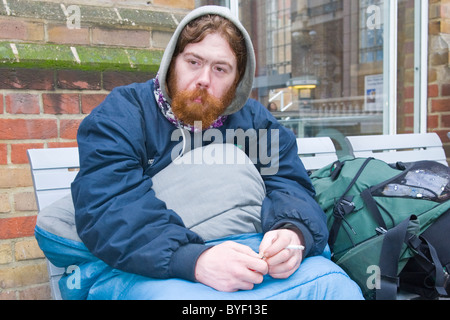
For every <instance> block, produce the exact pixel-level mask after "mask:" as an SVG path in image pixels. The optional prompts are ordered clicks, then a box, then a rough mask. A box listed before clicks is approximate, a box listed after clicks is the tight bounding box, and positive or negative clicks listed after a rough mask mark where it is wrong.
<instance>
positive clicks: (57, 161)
mask: <svg viewBox="0 0 450 320" xmlns="http://www.w3.org/2000/svg"><path fill="white" fill-rule="evenodd" d="M367 137H368V138H369V139H368V140H367V142H365V143H364V139H360V138H359V137H348V138H349V143H350V142H355V141H356V142H355V143H354V144H352V145H351V146H352V149H351V150H354V152H355V155H358V156H375V157H377V156H379V155H380V154H381V153H380V152H373V151H372V150H370V148H368V147H367V146H372V147H373V146H374V145H373V144H372V143H373V142H372V141H375V140H382V141H385V142H386V140H388V138H389V140H392V141H394V140H395V139H394V136H392V137H391V136H389V137H386V136H378V138H379V139H375V138H370V136H363V138H367ZM428 137H431V138H433V136H432V135H428ZM402 138H403V139H404V137H402ZM433 139H434V138H433ZM425 140H426V139H425ZM425 140H423V139H421V140H416V142H417V141H421V142H422V143H423V144H424V145H425V146H427V147H426V148H429V146H430V143H428V141H425ZM439 142H440V140H439ZM357 143H360V144H362V145H366V146H365V149H366V150H365V151H364V152H367V151H370V152H369V153H358V148H356V146H357ZM379 144H380V142H378V144H377V145H378V146H379ZM436 144H437V143H433V144H432V145H433V147H434V148H436V147H437V148H438V147H439V146H436ZM400 145H401V144H399V143H397V144H396V146H397V148H399V146H400ZM416 145H417V144H416ZM297 146H298V154H299V157H300V159H301V160H302V162H303V164H304V166H305V168H306V170H317V169H320V168H322V167H324V166H326V165H328V164H330V163H332V162H334V161H336V160H337V159H338V157H337V155H336V149H335V147H334V144H333V142H332V140H331V139H330V138H329V137H315V138H298V139H297ZM401 146H402V148H404V144H403V145H401ZM408 148H412V146H411V144H408ZM430 148H432V147H430ZM440 148H441V149H442V143H441V144H440ZM372 149H374V150H377V151H378V150H381V147H379V148H372ZM441 151H442V152H443V149H442V150H441ZM361 152H362V151H361ZM405 152H406V153H405ZM403 153H405V154H407V155H408V156H407V157H406V158H404V157H400V155H401V154H403ZM434 154H438V155H439V157H438V158H441V161H440V162H442V159H444V161H445V154H444V155H442V153H441V152H435V153H434ZM442 157H443V158H442ZM28 158H29V162H30V166H31V173H32V177H33V184H34V189H35V195H36V202H37V205H38V211H41V210H42V209H43V208H45V207H46V206H48V205H50V204H51V203H53V202H55V201H57V200H59V199H61V198H62V197H64V196H65V195H67V194H69V193H70V184H71V183H72V181H73V179H74V178H75V176H76V174H77V172H78V168H79V158H78V148H55V149H30V150H28ZM390 159H400V160H401V161H408V160H409V161H412V160H416V159H417V158H414V159H413V158H411V153H407V151H402V152H393V155H392V157H391V158H390ZM427 159H429V160H436V159H435V158H432V157H431V156H429V158H427ZM396 161H397V160H396ZM47 263H48V272H49V278H50V286H51V292H52V298H53V299H55V300H57V299H61V295H60V291H59V286H58V281H59V279H60V278H61V276H62V275H63V274H64V272H65V270H64V269H63V268H57V267H55V266H54V265H53V264H51V263H50V262H49V261H47Z"/></svg>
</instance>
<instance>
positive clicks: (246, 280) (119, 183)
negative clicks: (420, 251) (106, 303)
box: [72, 6, 361, 299]
mask: <svg viewBox="0 0 450 320" xmlns="http://www.w3.org/2000/svg"><path fill="white" fill-rule="evenodd" d="M254 73H255V57H254V52H253V47H252V42H251V40H250V38H249V36H248V34H247V32H246V31H245V29H244V27H243V26H242V25H241V23H240V22H239V21H238V20H237V19H236V18H234V17H233V16H232V15H231V14H230V12H229V10H228V9H225V8H223V7H215V6H206V7H200V8H199V9H196V10H194V11H192V12H191V13H190V14H188V15H187V16H186V17H185V19H184V20H183V21H182V22H181V23H180V24H179V26H178V28H177V30H176V31H175V33H174V35H173V37H172V39H171V41H170V43H169V45H168V47H167V48H166V50H165V53H164V56H163V59H162V62H161V66H160V70H159V73H158V75H157V77H156V78H155V79H152V80H150V81H148V82H146V83H140V84H132V85H129V86H125V87H119V88H116V89H114V90H113V91H112V92H111V93H110V94H109V96H108V97H107V98H106V99H105V101H104V102H103V103H101V104H100V105H99V106H98V107H97V108H96V109H94V110H93V111H92V113H91V114H90V115H89V116H87V117H86V119H85V120H84V121H83V122H82V124H81V125H80V128H79V132H78V145H79V153H80V172H79V174H78V175H77V177H76V179H75V181H74V182H73V184H72V197H73V203H74V206H75V220H76V229H77V232H78V235H79V237H80V239H81V240H80V241H82V243H83V244H84V245H85V246H86V248H87V249H88V250H89V252H90V253H91V254H92V255H93V256H94V257H95V258H96V259H99V260H100V261H102V262H103V263H105V264H106V265H107V266H108V267H105V268H106V269H107V268H113V270H115V272H116V273H115V275H114V276H111V277H110V278H109V279H108V280H104V278H103V277H104V275H103V276H102V277H101V279H102V281H99V283H100V284H99V285H98V286H96V288H97V289H96V290H94V289H92V288H91V291H90V296H89V297H90V298H94V299H95V298H102V299H104V298H108V299H115V298H143V299H147V298H148V299H153V298H169V299H170V298H174V299H178V298H186V299H191V298H192V299H194V298H204V299H213V298H226V299H233V298H240V297H241V296H239V293H243V292H253V294H255V295H253V296H251V297H252V298H258V299H260V298H268V297H270V296H276V294H277V292H287V291H289V290H288V289H286V288H295V290H296V291H295V290H294V291H295V292H294V291H292V295H291V296H289V298H305V297H308V298H318V299H333V298H338V299H341V298H343V299H346V298H355V299H359V298H361V295H360V291H359V288H357V286H356V285H355V284H354V283H353V282H352V281H351V280H350V279H348V277H346V275H345V274H344V273H343V272H341V270H340V271H339V272H341V276H340V278H339V281H334V282H333V281H331V280H329V281H325V280H323V279H325V278H326V277H323V275H325V274H328V273H333V272H330V270H331V269H333V268H336V266H335V265H334V264H333V263H332V262H331V261H330V260H329V259H326V258H325V257H323V256H322V255H321V254H322V253H323V251H324V249H325V248H326V243H327V237H328V231H327V226H326V221H325V215H324V213H323V212H322V210H321V209H320V207H319V206H318V205H317V203H316V202H315V200H314V190H313V187H312V185H311V182H310V180H309V177H308V175H307V172H306V170H305V169H304V167H303V165H302V163H301V161H300V159H299V157H298V155H297V145H296V138H295V136H294V135H293V134H292V133H291V132H290V131H289V130H287V129H285V128H284V127H283V126H281V125H280V124H279V123H278V122H277V121H276V119H275V118H273V117H272V116H271V114H270V113H269V112H268V111H267V109H266V108H264V106H262V105H261V104H260V103H259V102H257V101H255V100H252V99H249V96H250V93H251V90H252V83H253V78H254ZM199 124H200V125H199ZM176 132H181V133H182V141H180V140H179V139H174V138H173V137H174V134H175V133H176ZM211 132H213V133H214V134H213V135H211V134H209V137H210V138H208V139H205V138H204V137H205V135H208V133H211ZM230 132H234V133H239V132H241V133H242V132H244V133H248V132H253V133H255V136H254V137H253V138H250V139H247V140H245V139H244V140H245V141H247V142H248V143H246V144H245V145H237V146H235V144H237V143H236V139H235V138H236V135H235V136H234V137H233V139H231V140H230V138H229V133H230ZM198 134H200V135H203V139H201V142H200V143H201V145H200V146H198V145H197V148H193V147H192V141H198V140H196V135H198ZM175 136H176V135H175ZM211 136H214V139H211ZM249 136H250V135H249ZM249 136H247V138H248V137H249ZM178 137H181V136H180V135H178ZM248 140H250V141H248ZM189 142H191V143H189ZM252 144H255V145H257V146H258V147H259V148H258V149H257V150H258V151H261V150H262V146H265V147H266V148H267V149H268V150H265V151H266V153H265V154H267V155H269V154H270V155H271V159H272V160H273V162H271V165H273V166H275V168H276V170H273V171H271V173H270V174H262V172H263V169H267V164H268V163H267V162H264V161H263V158H264V157H263V156H262V155H261V154H257V155H253V156H251V158H252V159H251V160H252V161H251V162H245V163H246V164H245V165H243V166H240V165H238V164H236V165H229V163H227V164H224V165H215V164H213V165H211V164H210V163H208V164H205V163H203V164H198V163H197V164H192V163H191V164H189V163H183V159H185V158H189V154H195V153H198V152H200V153H201V152H203V151H204V150H205V148H208V147H211V146H212V147H214V148H215V149H214V150H215V152H219V151H220V152H222V154H224V155H225V158H226V159H229V158H230V157H228V155H229V154H230V153H232V154H233V157H231V158H234V159H235V158H236V157H237V158H239V157H241V158H242V157H247V156H250V154H249V153H250V152H249V150H250V149H251V147H252ZM180 145H183V146H184V147H183V148H182V150H181V154H180V155H179V157H178V158H177V159H174V157H173V154H174V152H173V150H177V149H176V148H178V147H179V146H180ZM194 147H195V146H194ZM177 154H178V152H177ZM275 156H276V159H275ZM274 159H275V160H274ZM314 258H316V260H314ZM305 260H306V261H308V260H309V261H311V262H310V263H311V266H312V269H314V270H315V272H316V271H317V270H320V271H317V272H319V274H316V275H315V276H313V277H312V278H308V274H309V273H311V272H308V271H307V269H308V267H307V266H306V267H305V268H304V271H303V272H302V267H301V266H303V261H305ZM314 261H316V262H314ZM315 264H317V266H320V267H317V268H316V267H314V266H315ZM299 267H300V268H299ZM106 269H105V270H106ZM310 269H311V267H310ZM107 270H110V269H107ZM118 273H119V274H120V276H117V274H118ZM121 277H125V278H126V279H128V280H127V281H125V280H124V278H121ZM127 277H128V278H127ZM287 278H289V279H293V281H294V282H292V283H290V282H279V281H282V280H279V279H287ZM321 278H322V279H321ZM119 279H121V280H119ZM158 279H159V280H158ZM163 279H166V280H163ZM295 279H297V280H298V279H300V280H301V281H300V280H299V281H300V282H302V283H305V284H306V283H308V285H309V286H310V287H309V288H308V289H307V288H306V287H304V289H303V291H302V290H301V289H299V287H300V285H299V284H298V283H299V282H298V281H297V280H295ZM319 279H321V280H319ZM334 280H336V279H334ZM277 281H278V282H277ZM296 281H297V282H296ZM91 282H95V281H94V280H92V281H91ZM124 283H128V285H126V289H124V288H123V284H124ZM274 283H275V284H274ZM277 283H279V284H277ZM102 284H103V289H104V290H100V289H99V288H102ZM311 284H313V285H311ZM279 285H281V286H285V287H283V288H281V287H277V286H279ZM267 286H270V287H272V288H273V289H270V290H269V292H270V294H267V292H268V291H267V289H266V288H267ZM286 286H287V287H286ZM94 287H95V286H94ZM106 288H110V289H109V290H107V289H106ZM117 288H122V289H123V291H120V290H119V289H117ZM143 288H145V289H143ZM148 288H152V289H148ZM167 288H171V289H170V290H169V289H167ZM318 288H320V289H318ZM122 289H121V290H122ZM118 290H119V291H120V292H119V293H117V291H118ZM168 290H169V291H168ZM96 292H97V295H96ZM99 292H101V293H99ZM124 292H126V294H125V293H124ZM149 292H152V293H151V294H150V293H149ZM155 292H157V294H156V293H155ZM258 292H260V293H258ZM226 294H237V295H235V296H228V295H226ZM244 298H245V297H244ZM247 298H249V297H247Z"/></svg>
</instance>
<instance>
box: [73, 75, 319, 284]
mask: <svg viewBox="0 0 450 320" xmlns="http://www.w3.org/2000/svg"><path fill="white" fill-rule="evenodd" d="M252 128H253V129H256V130H257V132H259V131H258V130H259V129H267V132H268V135H269V139H270V138H271V137H270V134H271V132H273V131H271V129H274V130H277V132H279V163H278V164H277V166H278V168H277V169H278V170H277V172H276V174H269V175H263V176H262V177H263V180H264V182H265V186H266V191H267V195H266V198H265V200H264V201H263V204H262V209H261V222H262V229H263V232H267V231H269V230H273V229H277V228H280V227H285V226H286V225H287V224H290V225H294V226H296V227H297V228H298V229H299V230H301V231H302V233H303V236H304V239H305V244H306V255H317V254H320V253H321V252H322V251H323V249H324V247H325V245H326V242H327V238H328V231H327V226H326V220H325V215H324V213H323V211H322V210H321V209H320V207H319V206H318V205H317V203H316V202H315V200H314V198H313V197H314V190H313V187H312V185H311V182H310V180H309V177H308V175H307V172H306V171H305V169H304V167H303V164H302V162H301V161H300V159H299V157H298V154H297V145H296V139H295V136H294V135H293V134H292V132H291V131H289V130H287V129H285V128H284V127H283V126H281V125H280V124H279V123H278V122H277V120H276V119H275V118H274V117H273V116H272V115H271V114H270V112H268V111H267V110H266V108H264V107H263V106H262V105H261V104H260V103H258V102H256V101H254V100H251V99H250V100H248V102H247V104H246V105H245V106H244V107H243V108H242V109H241V110H240V111H238V112H236V113H234V114H231V115H229V116H228V119H227V120H226V122H225V123H224V125H223V126H222V127H220V128H219V130H220V131H221V132H222V133H223V137H224V138H225V137H226V131H225V130H227V129H234V130H237V129H243V130H244V131H245V130H248V129H252ZM175 130H179V129H178V128H176V127H175V126H174V125H173V124H172V123H170V122H169V121H168V120H167V119H166V118H165V117H164V115H163V114H162V112H161V111H160V110H159V108H158V106H157V104H156V101H155V97H154V95H153V81H148V82H146V83H142V84H132V85H129V86H125V87H118V88H116V89H114V90H113V91H112V92H111V93H110V94H109V95H108V96H107V98H106V99H105V101H104V102H103V103H101V104H100V105H99V106H98V107H97V108H96V109H94V110H93V111H92V113H91V114H90V115H89V116H87V117H86V118H85V119H84V120H83V122H82V123H81V125H80V128H79V132H78V146H79V154H80V172H79V174H78V175H77V177H76V179H75V180H74V182H73V184H72V195H73V200H74V205H75V209H76V226H77V230H78V234H79V236H80V238H81V239H82V240H83V242H84V244H85V245H86V247H87V248H88V249H89V250H90V251H91V252H92V253H93V254H94V255H95V256H97V257H98V258H100V259H102V260H103V261H105V262H106V263H107V264H109V265H110V266H112V267H114V268H117V269H120V270H123V271H126V272H130V273H135V274H140V275H144V276H148V277H152V278H182V279H187V280H195V277H194V269H195V263H196V261H197V258H198V257H199V255H200V254H201V253H202V252H203V251H204V250H206V249H207V247H206V246H205V244H204V241H203V239H202V238H201V237H200V236H198V235H197V234H195V233H194V232H192V231H190V230H189V229H187V228H186V227H185V226H184V225H183V221H182V220H181V218H180V217H179V216H178V215H177V213H176V212H173V211H172V210H168V209H167V208H166V205H165V203H164V202H163V201H161V200H159V199H157V198H156V197H155V193H154V191H153V190H152V177H153V176H154V175H155V174H156V173H158V172H159V171H161V170H162V169H164V168H165V167H166V166H167V165H169V164H170V163H171V161H172V159H171V153H172V150H173V148H174V147H176V146H177V145H178V144H179V143H180V141H171V135H172V133H173V132H174V131H175ZM191 141H193V139H191ZM224 142H226V141H224ZM202 143H203V145H206V144H208V143H210V142H205V141H202ZM255 143H259V140H257V141H256V142H255ZM244 149H246V152H248V148H244ZM265 163H267V162H262V161H260V159H259V158H258V159H257V162H256V164H255V165H256V167H257V169H258V170H259V171H260V172H261V169H263V167H264V166H266V167H267V166H268V165H267V164H265ZM204 178H205V179H207V178H208V177H204ZM186 184H187V186H186V187H188V182H186ZM217 185H218V187H223V186H220V181H217ZM224 190H226V189H224Z"/></svg>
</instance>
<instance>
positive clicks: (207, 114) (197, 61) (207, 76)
mask: <svg viewBox="0 0 450 320" xmlns="http://www.w3.org/2000/svg"><path fill="white" fill-rule="evenodd" d="M236 77H237V61H236V57H235V55H234V53H233V51H232V49H231V47H230V45H229V44H228V42H227V41H226V40H225V39H224V38H223V37H222V36H220V35H219V34H218V33H214V34H209V35H207V36H206V37H205V38H204V39H203V40H202V41H201V42H198V43H191V44H188V45H187V46H186V47H185V49H184V51H183V52H182V53H180V54H179V55H178V56H177V58H176V59H175V68H174V74H173V76H172V77H171V78H170V79H169V83H168V86H169V90H170V92H171V95H172V110H173V112H174V114H175V115H176V116H177V117H178V118H179V119H181V120H182V121H184V122H185V123H188V124H191V125H192V124H194V123H193V122H194V121H202V126H203V129H206V128H208V127H209V126H210V125H211V124H212V122H214V120H216V119H217V118H218V117H219V116H220V115H221V114H222V113H223V112H224V111H225V109H226V108H227V107H228V105H229V104H230V102H231V101H232V99H233V98H234V94H235V81H236Z"/></svg>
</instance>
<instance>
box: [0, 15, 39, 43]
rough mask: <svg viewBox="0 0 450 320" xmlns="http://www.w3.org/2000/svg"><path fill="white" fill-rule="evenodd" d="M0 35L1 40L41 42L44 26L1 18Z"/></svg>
mask: <svg viewBox="0 0 450 320" xmlns="http://www.w3.org/2000/svg"><path fill="white" fill-rule="evenodd" d="M0 34H1V37H2V39H12V40H13V39H14V40H25V41H29V40H31V41H43V40H44V24H43V23H37V22H28V21H23V20H21V19H9V18H1V19H0Z"/></svg>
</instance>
